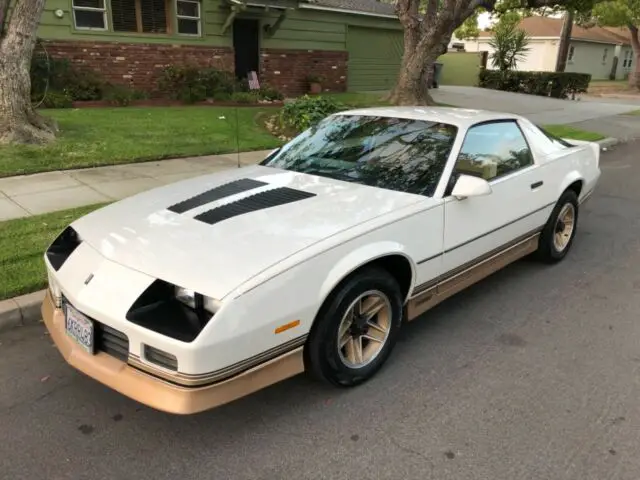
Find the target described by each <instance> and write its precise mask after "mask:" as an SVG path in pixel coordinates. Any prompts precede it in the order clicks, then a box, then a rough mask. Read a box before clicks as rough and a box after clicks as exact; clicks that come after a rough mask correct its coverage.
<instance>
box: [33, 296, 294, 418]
mask: <svg viewBox="0 0 640 480" xmlns="http://www.w3.org/2000/svg"><path fill="white" fill-rule="evenodd" d="M41 310H42V318H43V319H44V323H45V325H46V327H47V329H48V330H49V333H50V334H51V338H52V339H53V341H54V343H55V345H56V347H57V348H58V350H60V353H61V354H62V356H63V357H64V359H65V360H66V361H67V363H69V364H70V365H71V366H73V367H75V368H76V369H78V370H79V371H81V372H82V373H84V374H85V375H88V376H89V377H91V378H93V379H94V380H97V381H98V382H100V383H102V384H104V385H106V386H108V387H110V388H112V389H114V390H116V391H117V392H119V393H121V394H123V395H125V396H127V397H129V398H131V399H133V400H135V401H137V402H140V403H142V404H145V405H147V406H149V407H151V408H155V409H156V410H161V411H164V412H168V413H174V414H192V413H198V412H202V411H204V410H209V409H211V408H215V407H217V406H220V405H223V404H225V403H228V402H231V401H233V400H235V399H238V398H240V397H244V396H246V395H248V394H250V393H253V392H255V391H257V390H260V389H262V388H265V387H267V386H269V385H272V384H274V383H277V382H280V381H282V380H284V379H286V378H289V377H292V376H294V375H297V374H299V373H302V371H303V370H304V361H303V358H302V347H299V348H297V349H295V350H293V351H290V352H287V353H285V354H283V355H281V356H279V357H276V358H274V359H272V360H269V361H267V362H265V363H262V364H260V365H257V366H255V367H253V368H251V369H249V370H247V371H245V372H243V373H240V374H238V375H236V376H234V377H232V378H229V379H227V380H224V381H221V382H219V383H214V384H211V385H206V386H202V387H193V388H189V387H181V386H178V385H174V384H172V383H170V382H169V381H166V380H163V379H160V378H157V377H154V376H152V375H150V374H148V373H145V372H142V371H140V370H138V369H137V368H134V367H132V366H131V365H129V364H128V363H126V362H123V361H121V360H118V359H116V358H114V357H112V356H110V355H108V354H106V353H102V352H100V353H97V354H96V355H91V354H89V353H87V352H85V351H84V350H83V349H82V348H81V347H80V346H79V345H77V344H76V343H75V342H74V341H73V340H72V339H71V338H70V337H69V336H67V334H66V333H65V331H64V313H63V311H62V310H61V309H58V308H56V307H55V305H54V302H53V299H52V297H51V294H50V292H48V291H47V294H46V296H45V299H44V302H43V304H42V309H41Z"/></svg>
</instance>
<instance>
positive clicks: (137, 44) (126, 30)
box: [38, 0, 403, 95]
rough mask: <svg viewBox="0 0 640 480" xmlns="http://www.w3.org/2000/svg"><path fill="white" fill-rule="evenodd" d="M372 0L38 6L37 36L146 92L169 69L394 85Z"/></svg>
mask: <svg viewBox="0 0 640 480" xmlns="http://www.w3.org/2000/svg"><path fill="white" fill-rule="evenodd" d="M393 9H394V7H393V5H390V4H386V3H381V2H378V1H377V0H309V1H298V0H246V1H245V0H47V3H46V8H45V11H44V14H43V16H42V20H41V23H40V27H39V30H38V36H39V37H40V38H41V39H43V40H44V42H43V44H44V48H45V49H46V51H47V53H48V54H49V55H50V56H51V57H54V58H67V59H70V60H71V61H72V62H73V63H74V64H76V65H78V66H82V67H84V68H90V69H93V70H96V71H98V72H99V73H100V74H101V75H102V76H103V77H104V78H105V79H106V80H108V81H111V82H113V83H118V84H129V85H131V86H133V87H135V88H140V89H152V88H153V85H154V84H155V79H156V78H157V75H158V73H159V72H160V71H161V70H162V69H163V68H164V66H166V65H169V64H174V65H177V64H187V63H190V64H196V65H199V66H202V67H206V66H215V67H218V68H223V69H226V70H229V71H235V73H236V74H237V76H238V77H239V78H246V75H247V73H248V72H250V71H257V72H258V75H259V80H260V82H261V84H269V85H271V86H273V87H276V88H278V89H280V90H282V91H283V92H284V93H286V94H289V95H292V94H299V93H302V92H304V91H306V82H305V77H306V76H307V75H309V74H316V75H317V74H320V75H323V76H324V77H325V78H326V80H325V82H324V85H323V86H324V88H325V89H326V90H330V91H344V90H347V89H348V90H383V89H388V88H391V87H392V86H393V84H394V83H395V80H396V76H397V73H398V69H399V66H400V61H401V56H402V38H403V36H402V30H401V26H400V23H399V22H398V19H397V17H396V15H395V14H394V10H393Z"/></svg>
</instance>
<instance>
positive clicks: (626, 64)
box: [622, 50, 633, 68]
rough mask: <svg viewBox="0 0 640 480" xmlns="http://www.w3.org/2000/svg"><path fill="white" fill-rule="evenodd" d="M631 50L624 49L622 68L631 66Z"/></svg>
mask: <svg viewBox="0 0 640 480" xmlns="http://www.w3.org/2000/svg"><path fill="white" fill-rule="evenodd" d="M632 55H633V52H632V51H631V50H626V51H625V52H624V59H623V60H622V68H631V60H632V58H633V57H632Z"/></svg>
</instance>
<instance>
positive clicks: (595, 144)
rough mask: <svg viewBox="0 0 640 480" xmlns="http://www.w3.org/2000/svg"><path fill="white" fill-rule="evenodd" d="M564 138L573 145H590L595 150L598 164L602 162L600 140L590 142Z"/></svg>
mask: <svg viewBox="0 0 640 480" xmlns="http://www.w3.org/2000/svg"><path fill="white" fill-rule="evenodd" d="M562 140H564V141H565V142H567V143H570V144H571V145H575V146H576V147H579V146H581V145H589V146H590V147H591V149H592V150H593V153H594V155H595V156H596V165H599V164H600V152H601V151H602V147H601V145H600V144H599V143H598V142H589V141H587V140H576V139H573V138H563V139H562Z"/></svg>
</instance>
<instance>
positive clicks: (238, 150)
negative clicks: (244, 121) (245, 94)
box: [236, 105, 240, 168]
mask: <svg viewBox="0 0 640 480" xmlns="http://www.w3.org/2000/svg"><path fill="white" fill-rule="evenodd" d="M236 157H237V162H238V168H240V126H239V122H238V105H236Z"/></svg>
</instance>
